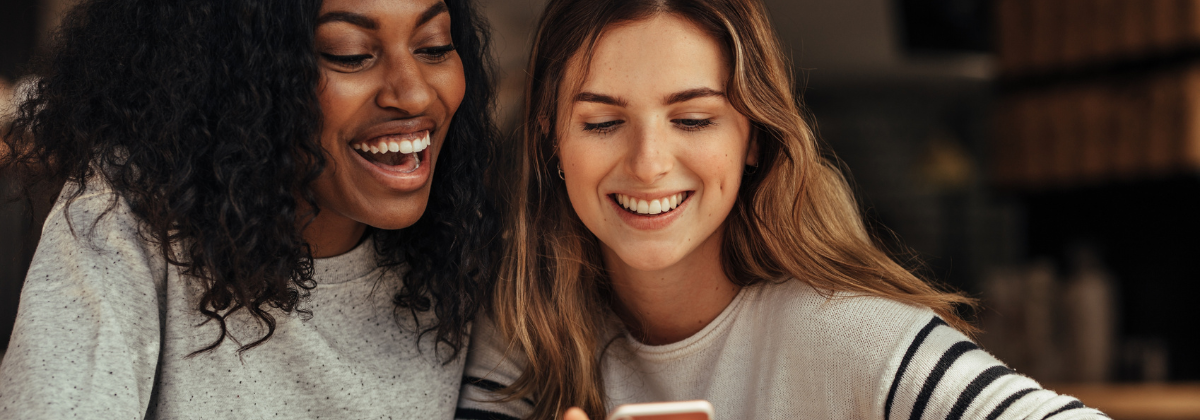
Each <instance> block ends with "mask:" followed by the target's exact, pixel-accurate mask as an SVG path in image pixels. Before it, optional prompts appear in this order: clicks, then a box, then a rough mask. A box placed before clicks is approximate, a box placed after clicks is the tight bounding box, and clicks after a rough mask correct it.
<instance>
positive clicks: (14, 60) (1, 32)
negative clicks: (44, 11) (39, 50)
mask: <svg viewBox="0 0 1200 420" xmlns="http://www.w3.org/2000/svg"><path fill="white" fill-rule="evenodd" d="M0 9H3V10H0V76H2V77H4V78H6V79H8V80H9V81H13V80H16V78H17V77H20V76H22V75H24V74H25V71H26V69H25V63H26V62H28V61H29V57H30V56H32V55H33V49H34V47H35V46H36V44H37V33H38V32H37V29H38V28H37V24H38V2H37V1H36V0H4V6H2V7H0Z"/></svg>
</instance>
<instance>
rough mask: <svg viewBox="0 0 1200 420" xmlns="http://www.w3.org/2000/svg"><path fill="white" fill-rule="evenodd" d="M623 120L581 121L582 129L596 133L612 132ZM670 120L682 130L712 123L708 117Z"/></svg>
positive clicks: (709, 125) (702, 126)
mask: <svg viewBox="0 0 1200 420" xmlns="http://www.w3.org/2000/svg"><path fill="white" fill-rule="evenodd" d="M624 122H625V121H622V120H613V121H605V122H602V123H595V124H592V123H583V131H591V132H594V133H597V134H608V133H611V132H613V130H616V129H617V126H618V125H620V124H621V123H624ZM671 122H673V123H675V125H677V126H679V128H680V129H681V130H684V131H700V130H703V129H705V128H708V127H711V126H712V125H713V124H714V123H713V120H712V119H710V118H703V119H697V118H681V119H677V120H671Z"/></svg>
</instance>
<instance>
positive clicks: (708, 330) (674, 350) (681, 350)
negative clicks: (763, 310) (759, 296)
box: [624, 284, 760, 360]
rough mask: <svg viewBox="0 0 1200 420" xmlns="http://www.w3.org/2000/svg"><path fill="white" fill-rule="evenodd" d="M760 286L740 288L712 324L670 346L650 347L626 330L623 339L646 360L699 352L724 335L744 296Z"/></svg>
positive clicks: (743, 300)
mask: <svg viewBox="0 0 1200 420" xmlns="http://www.w3.org/2000/svg"><path fill="white" fill-rule="evenodd" d="M759 287H760V285H758V284H755V285H750V286H745V287H742V290H739V291H738V293H737V295H736V296H734V297H733V300H732V301H730V302H729V305H726V306H725V309H724V310H722V311H721V314H720V315H717V317H716V318H715V319H713V320H712V322H709V323H708V325H705V326H704V328H702V329H700V331H698V332H696V333H695V334H692V335H691V336H690V337H688V338H685V339H683V340H680V341H676V342H674V343H670V344H663V345H657V346H656V345H650V344H645V343H642V342H641V341H639V340H637V339H636V338H634V337H633V335H632V334H630V333H629V330H628V329H624V335H625V339H626V340H627V341H628V342H629V343H630V348H631V349H632V350H633V351H634V353H635V354H637V355H638V357H640V358H643V359H648V360H663V359H672V358H676V357H681V356H685V355H687V354H690V353H692V352H695V351H699V350H700V349H703V348H705V347H707V346H708V343H709V342H711V341H712V340H713V339H714V338H715V337H718V336H720V335H722V334H724V333H725V332H726V331H727V330H728V329H729V326H730V325H732V324H733V320H734V319H735V318H737V313H738V312H739V311H740V309H741V307H742V304H743V302H745V301H746V295H748V294H750V293H752V290H757V289H758V288H759Z"/></svg>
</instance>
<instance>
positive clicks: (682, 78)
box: [567, 14, 729, 102]
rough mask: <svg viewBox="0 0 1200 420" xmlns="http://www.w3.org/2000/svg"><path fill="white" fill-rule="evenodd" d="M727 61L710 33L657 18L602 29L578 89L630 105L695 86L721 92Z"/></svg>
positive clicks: (573, 73)
mask: <svg viewBox="0 0 1200 420" xmlns="http://www.w3.org/2000/svg"><path fill="white" fill-rule="evenodd" d="M582 61H583V60H575V62H574V63H573V65H572V66H571V68H570V70H569V71H568V75H567V78H568V80H578V77H579V76H580V74H581V72H580V71H579V70H580V67H581V64H582ZM727 61H728V60H727V54H726V53H725V51H724V49H723V48H722V46H721V44H720V43H719V42H718V41H717V40H716V39H715V38H714V37H713V36H712V35H711V34H709V33H708V32H706V31H704V30H703V29H701V28H700V27H699V26H697V25H695V24H693V23H692V22H690V21H688V20H686V19H683V18H681V17H678V16H675V15H672V14H659V15H656V16H654V17H651V18H649V19H644V20H639V21H635V22H629V23H622V24H620V25H617V26H613V27H609V28H606V29H605V30H604V32H603V33H601V35H600V37H599V38H598V39H597V40H596V45H595V48H594V50H593V52H592V56H591V60H590V63H589V65H588V70H587V72H586V75H585V76H586V78H585V79H584V80H583V81H582V83H581V85H580V90H583V91H588V92H594V93H602V94H610V95H619V96H622V97H624V98H627V99H629V100H630V101H631V102H635V101H637V99H638V98H639V97H645V98H646V99H651V98H649V97H654V98H653V99H658V98H657V96H664V95H668V94H670V93H675V92H678V91H680V90H686V89H694V88H699V87H708V88H712V89H714V90H718V91H723V90H724V88H725V83H726V80H727V79H728V74H729V71H728V67H729V66H728V64H727Z"/></svg>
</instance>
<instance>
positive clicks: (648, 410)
mask: <svg viewBox="0 0 1200 420" xmlns="http://www.w3.org/2000/svg"><path fill="white" fill-rule="evenodd" d="M712 418H713V406H712V404H711V403H709V402H708V401H705V400H695V401H672V402H655V403H640V404H625V405H622V406H618V407H617V409H616V410H613V412H612V413H611V414H609V415H608V420H712Z"/></svg>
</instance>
